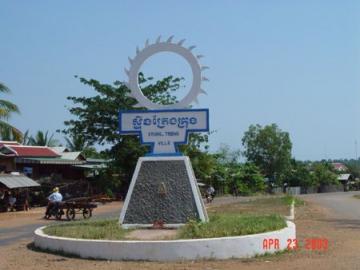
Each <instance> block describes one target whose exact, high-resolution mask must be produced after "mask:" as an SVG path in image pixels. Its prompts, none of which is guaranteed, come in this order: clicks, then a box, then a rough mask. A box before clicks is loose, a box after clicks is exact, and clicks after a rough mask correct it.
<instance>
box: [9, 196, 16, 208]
mask: <svg viewBox="0 0 360 270" xmlns="http://www.w3.org/2000/svg"><path fill="white" fill-rule="evenodd" d="M15 203H16V197H14V196H13V195H12V193H11V192H9V208H10V211H14V209H15Z"/></svg>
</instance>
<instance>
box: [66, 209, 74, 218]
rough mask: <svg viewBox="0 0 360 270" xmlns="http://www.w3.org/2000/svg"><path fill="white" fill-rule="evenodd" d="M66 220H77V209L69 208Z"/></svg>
mask: <svg viewBox="0 0 360 270" xmlns="http://www.w3.org/2000/svg"><path fill="white" fill-rule="evenodd" d="M66 218H67V219H68V220H73V219H74V218H75V209H74V208H69V209H68V210H66Z"/></svg>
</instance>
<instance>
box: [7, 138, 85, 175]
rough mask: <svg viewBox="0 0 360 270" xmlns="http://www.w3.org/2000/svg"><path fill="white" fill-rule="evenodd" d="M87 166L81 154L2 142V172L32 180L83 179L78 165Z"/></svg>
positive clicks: (82, 173)
mask: <svg viewBox="0 0 360 270" xmlns="http://www.w3.org/2000/svg"><path fill="white" fill-rule="evenodd" d="M83 164H86V160H85V158H84V157H83V156H82V155H81V153H79V152H63V153H59V152H57V151H55V150H54V149H52V148H51V147H47V146H28V145H20V144H19V143H17V142H6V141H0V170H1V171H4V172H13V171H17V172H21V173H24V174H25V175H27V176H29V177H30V178H32V179H36V180H37V179H40V178H43V177H53V176H56V177H57V178H61V179H72V180H77V179H82V178H84V172H83V170H81V169H79V168H78V167H75V166H76V165H83Z"/></svg>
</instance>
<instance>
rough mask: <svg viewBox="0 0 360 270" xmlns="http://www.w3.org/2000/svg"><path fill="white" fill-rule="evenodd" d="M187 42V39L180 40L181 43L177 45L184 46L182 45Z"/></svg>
mask: <svg viewBox="0 0 360 270" xmlns="http://www.w3.org/2000/svg"><path fill="white" fill-rule="evenodd" d="M185 40H186V39H182V40H180V41H179V42H178V43H177V45H179V46H182V45H183V44H184V42H185Z"/></svg>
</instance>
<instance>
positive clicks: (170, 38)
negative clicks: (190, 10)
mask: <svg viewBox="0 0 360 270" xmlns="http://www.w3.org/2000/svg"><path fill="white" fill-rule="evenodd" d="M173 38H174V36H170V37H169V38H168V39H167V41H166V43H171V41H172V40H173Z"/></svg>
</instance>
